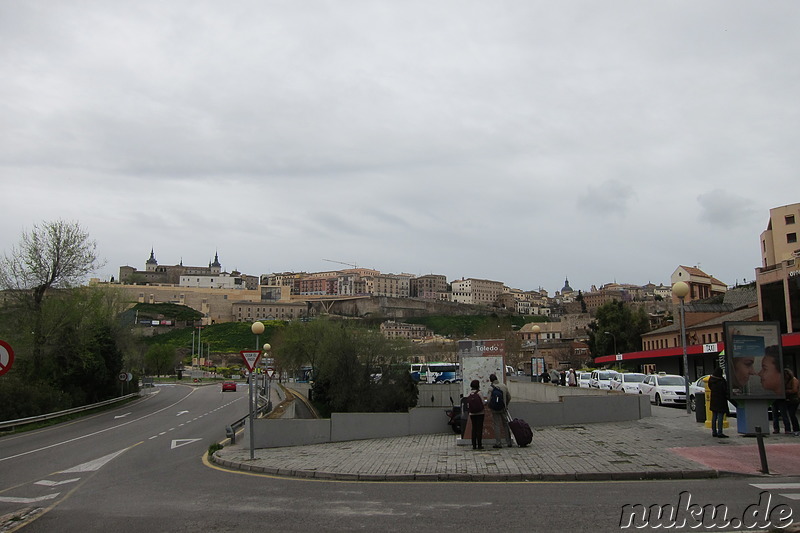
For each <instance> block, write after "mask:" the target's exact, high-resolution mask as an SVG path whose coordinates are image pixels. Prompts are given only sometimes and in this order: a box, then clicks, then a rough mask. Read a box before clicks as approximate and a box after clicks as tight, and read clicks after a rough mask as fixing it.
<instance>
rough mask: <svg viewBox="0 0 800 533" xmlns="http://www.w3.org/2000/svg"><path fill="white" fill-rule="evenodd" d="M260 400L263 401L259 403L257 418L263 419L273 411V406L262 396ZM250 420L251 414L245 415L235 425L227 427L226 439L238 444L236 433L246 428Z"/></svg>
mask: <svg viewBox="0 0 800 533" xmlns="http://www.w3.org/2000/svg"><path fill="white" fill-rule="evenodd" d="M258 399H259V400H261V401H260V402H259V406H258V409H256V412H255V416H256V417H261V416H263V415H265V414H267V413H269V412H270V411H271V408H272V404H271V402H268V401H266V398H265V397H264V396H261V395H260V394H259V395H258ZM248 418H250V413H248V414H246V415H244V416H243V417H242V418H240V419H239V420H237V421H236V422H234V423H233V424H231V425H229V426H225V437H227V438H229V439H231V444H236V433H237V432H238V431H239V430H240V429H242V428H243V427H244V426H245V424H246V423H247V419H248Z"/></svg>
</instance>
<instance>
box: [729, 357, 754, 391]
mask: <svg viewBox="0 0 800 533" xmlns="http://www.w3.org/2000/svg"><path fill="white" fill-rule="evenodd" d="M733 375H734V379H735V380H736V383H737V384H738V385H739V387H744V386H745V384H746V383H747V381H748V380H749V379H750V376H754V375H756V369H755V358H754V357H734V358H733Z"/></svg>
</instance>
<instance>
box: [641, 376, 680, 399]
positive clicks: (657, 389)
mask: <svg viewBox="0 0 800 533" xmlns="http://www.w3.org/2000/svg"><path fill="white" fill-rule="evenodd" d="M639 394H646V395H647V396H649V397H650V403H655V404H656V405H665V404H671V405H686V380H685V379H683V376H678V375H676V374H650V375H649V376H646V377H645V378H644V381H642V382H641V383H639Z"/></svg>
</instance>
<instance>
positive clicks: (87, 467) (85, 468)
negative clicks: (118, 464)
mask: <svg viewBox="0 0 800 533" xmlns="http://www.w3.org/2000/svg"><path fill="white" fill-rule="evenodd" d="M126 451H128V448H125V449H124V450H120V451H118V452H114V453H110V454H108V455H104V456H103V457H101V458H99V459H95V460H94V461H89V462H88V463H83V464H82V465H78V466H73V467H72V468H69V469H67V470H62V471H61V472H59V474H74V473H77V472H94V471H95V470H100V468H101V467H102V466H103V465H105V464H106V463H107V462H109V461H111V460H112V459H114V458H116V457H117V456H118V455H120V454H122V453H123V452H126Z"/></svg>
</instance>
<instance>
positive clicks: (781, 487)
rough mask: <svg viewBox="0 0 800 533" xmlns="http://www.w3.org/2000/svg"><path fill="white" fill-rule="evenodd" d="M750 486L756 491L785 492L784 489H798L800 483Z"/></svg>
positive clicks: (752, 484) (753, 484)
mask: <svg viewBox="0 0 800 533" xmlns="http://www.w3.org/2000/svg"><path fill="white" fill-rule="evenodd" d="M750 485H751V486H753V487H755V488H757V489H764V490H770V489H775V490H785V489H800V483H759V484H755V483H750Z"/></svg>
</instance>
